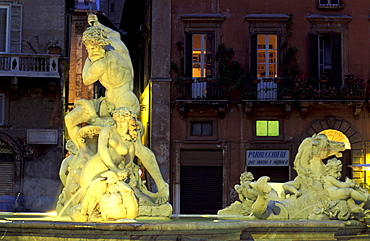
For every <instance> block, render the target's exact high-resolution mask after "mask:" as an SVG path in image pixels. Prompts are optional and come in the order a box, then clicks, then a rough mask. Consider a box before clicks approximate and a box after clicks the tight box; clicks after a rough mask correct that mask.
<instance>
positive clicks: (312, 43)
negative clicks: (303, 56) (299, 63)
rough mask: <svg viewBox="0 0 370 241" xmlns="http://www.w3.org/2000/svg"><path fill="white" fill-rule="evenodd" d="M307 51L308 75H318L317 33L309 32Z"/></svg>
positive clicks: (316, 76) (311, 76)
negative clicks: (308, 59) (308, 60)
mask: <svg viewBox="0 0 370 241" xmlns="http://www.w3.org/2000/svg"><path fill="white" fill-rule="evenodd" d="M308 40H309V53H310V62H309V63H308V64H309V66H310V67H309V69H310V72H309V76H310V78H318V77H319V41H318V35H317V34H309V35H308Z"/></svg>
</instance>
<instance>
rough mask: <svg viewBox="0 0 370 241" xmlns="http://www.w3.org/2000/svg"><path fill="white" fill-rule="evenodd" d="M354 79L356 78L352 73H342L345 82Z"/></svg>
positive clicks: (350, 81)
mask: <svg viewBox="0 0 370 241" xmlns="http://www.w3.org/2000/svg"><path fill="white" fill-rule="evenodd" d="M355 79H356V76H355V75H354V74H352V73H349V74H345V75H344V81H345V82H348V83H352V82H354V81H355Z"/></svg>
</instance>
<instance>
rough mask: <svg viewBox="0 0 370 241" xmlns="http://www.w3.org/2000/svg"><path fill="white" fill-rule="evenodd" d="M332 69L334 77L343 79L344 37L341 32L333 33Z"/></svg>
mask: <svg viewBox="0 0 370 241" xmlns="http://www.w3.org/2000/svg"><path fill="white" fill-rule="evenodd" d="M331 65H332V66H331V69H332V76H331V77H332V79H333V80H334V81H341V79H342V38H341V34H340V33H332V34H331Z"/></svg>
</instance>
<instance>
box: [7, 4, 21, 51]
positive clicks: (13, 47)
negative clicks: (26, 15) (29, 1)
mask: <svg viewBox="0 0 370 241" xmlns="http://www.w3.org/2000/svg"><path fill="white" fill-rule="evenodd" d="M9 26H10V29H9V31H10V32H9V34H10V38H9V40H10V53H20V52H21V38H22V5H19V4H12V5H10V25H9Z"/></svg>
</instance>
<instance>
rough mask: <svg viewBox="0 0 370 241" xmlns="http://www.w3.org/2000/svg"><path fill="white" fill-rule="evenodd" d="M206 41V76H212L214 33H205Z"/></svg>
mask: <svg viewBox="0 0 370 241" xmlns="http://www.w3.org/2000/svg"><path fill="white" fill-rule="evenodd" d="M206 38H207V43H206V58H207V59H206V77H207V78H212V77H213V73H214V64H213V63H214V61H213V59H214V58H213V56H214V49H215V46H214V42H215V41H214V34H213V33H207V35H206Z"/></svg>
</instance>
